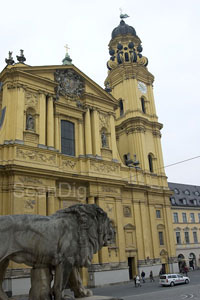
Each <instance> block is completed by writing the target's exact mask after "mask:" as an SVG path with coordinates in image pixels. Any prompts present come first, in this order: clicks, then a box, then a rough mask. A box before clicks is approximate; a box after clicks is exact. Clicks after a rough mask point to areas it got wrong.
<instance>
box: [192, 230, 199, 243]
mask: <svg viewBox="0 0 200 300" xmlns="http://www.w3.org/2000/svg"><path fill="white" fill-rule="evenodd" d="M193 239H194V243H198V238H197V232H196V231H193Z"/></svg>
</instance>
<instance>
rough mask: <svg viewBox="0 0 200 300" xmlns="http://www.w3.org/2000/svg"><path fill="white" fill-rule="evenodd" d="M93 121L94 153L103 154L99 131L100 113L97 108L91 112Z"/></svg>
mask: <svg viewBox="0 0 200 300" xmlns="http://www.w3.org/2000/svg"><path fill="white" fill-rule="evenodd" d="M91 123H92V148H93V155H97V156H101V150H100V133H99V113H98V111H97V110H93V111H92V113H91Z"/></svg>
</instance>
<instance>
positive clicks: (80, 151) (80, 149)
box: [78, 120, 84, 156]
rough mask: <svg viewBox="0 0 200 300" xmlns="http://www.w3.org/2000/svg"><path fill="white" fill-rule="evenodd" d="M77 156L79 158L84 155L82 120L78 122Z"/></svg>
mask: <svg viewBox="0 0 200 300" xmlns="http://www.w3.org/2000/svg"><path fill="white" fill-rule="evenodd" d="M78 136H79V139H78V154H79V156H83V155H84V149H83V142H84V141H83V120H78Z"/></svg>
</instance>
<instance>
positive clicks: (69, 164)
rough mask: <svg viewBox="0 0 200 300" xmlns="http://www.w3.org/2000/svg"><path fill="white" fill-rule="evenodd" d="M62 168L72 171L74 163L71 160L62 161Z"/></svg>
mask: <svg viewBox="0 0 200 300" xmlns="http://www.w3.org/2000/svg"><path fill="white" fill-rule="evenodd" d="M62 166H63V167H65V168H66V169H72V170H73V169H74V168H75V166H76V162H75V161H73V160H62Z"/></svg>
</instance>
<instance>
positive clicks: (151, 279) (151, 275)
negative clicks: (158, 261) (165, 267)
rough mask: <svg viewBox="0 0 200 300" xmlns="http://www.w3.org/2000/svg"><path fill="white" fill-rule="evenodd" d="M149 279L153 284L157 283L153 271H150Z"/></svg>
mask: <svg viewBox="0 0 200 300" xmlns="http://www.w3.org/2000/svg"><path fill="white" fill-rule="evenodd" d="M149 278H150V281H151V282H154V281H155V280H154V278H153V271H152V270H151V271H150V274H149Z"/></svg>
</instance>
